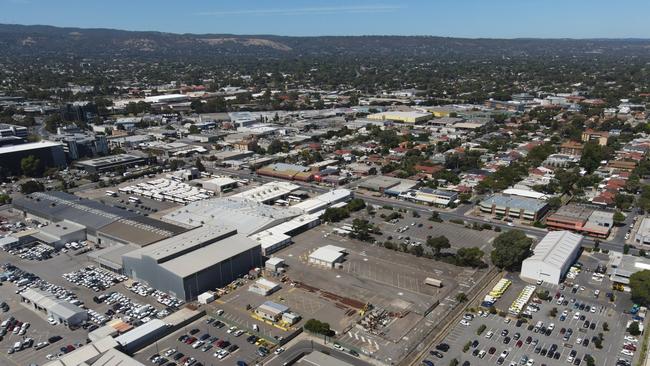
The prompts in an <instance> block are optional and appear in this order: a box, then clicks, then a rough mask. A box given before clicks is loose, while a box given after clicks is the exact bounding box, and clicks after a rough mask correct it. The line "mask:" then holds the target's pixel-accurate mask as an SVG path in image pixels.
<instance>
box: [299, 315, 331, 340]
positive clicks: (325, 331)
mask: <svg viewBox="0 0 650 366" xmlns="http://www.w3.org/2000/svg"><path fill="white" fill-rule="evenodd" d="M304 328H305V329H306V330H308V331H310V332H312V333H316V334H321V335H325V336H329V335H331V334H332V329H331V328H330V325H329V323H325V322H321V321H320V320H316V319H309V320H307V322H305V325H304Z"/></svg>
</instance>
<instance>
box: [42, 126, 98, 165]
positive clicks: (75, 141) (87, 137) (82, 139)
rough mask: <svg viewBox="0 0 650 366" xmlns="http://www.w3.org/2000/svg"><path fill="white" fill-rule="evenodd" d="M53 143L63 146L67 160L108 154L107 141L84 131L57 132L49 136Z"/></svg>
mask: <svg viewBox="0 0 650 366" xmlns="http://www.w3.org/2000/svg"><path fill="white" fill-rule="evenodd" d="M50 138H51V139H52V140H53V141H58V142H60V143H62V144H63V151H65V153H66V156H67V158H68V160H77V159H79V158H82V157H93V156H97V155H102V156H103V155H107V154H108V141H107V140H106V136H104V135H95V134H92V133H88V132H85V131H81V130H80V131H79V132H59V133H57V134H56V135H50Z"/></svg>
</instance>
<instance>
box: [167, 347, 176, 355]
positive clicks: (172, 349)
mask: <svg viewBox="0 0 650 366" xmlns="http://www.w3.org/2000/svg"><path fill="white" fill-rule="evenodd" d="M174 353H176V349H175V348H170V349H168V350H167V351H165V357H169V356H171V355H173V354H174Z"/></svg>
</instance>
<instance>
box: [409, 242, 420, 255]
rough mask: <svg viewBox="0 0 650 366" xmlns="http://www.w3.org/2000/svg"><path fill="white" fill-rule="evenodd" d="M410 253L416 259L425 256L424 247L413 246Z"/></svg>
mask: <svg viewBox="0 0 650 366" xmlns="http://www.w3.org/2000/svg"><path fill="white" fill-rule="evenodd" d="M409 252H410V253H411V254H413V255H414V256H416V257H421V256H422V255H423V254H424V249H422V245H411V248H410V249H409Z"/></svg>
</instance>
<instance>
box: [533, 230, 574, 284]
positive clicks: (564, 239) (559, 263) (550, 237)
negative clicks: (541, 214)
mask: <svg viewBox="0 0 650 366" xmlns="http://www.w3.org/2000/svg"><path fill="white" fill-rule="evenodd" d="M581 241H582V235H578V234H574V233H572V232H570V231H554V232H550V233H548V234H546V236H545V237H544V238H543V239H542V240H541V241H540V242H539V243H538V244H537V246H535V249H534V250H533V251H534V253H535V254H533V256H532V257H530V258H527V259H525V260H524V262H523V263H522V264H521V278H522V279H524V280H529V281H540V280H541V281H544V282H547V283H552V284H556V285H557V284H559V283H560V280H561V279H562V277H564V275H565V274H566V272H567V271H568V270H569V268H570V267H571V265H572V264H573V262H574V261H575V260H576V258H577V256H578V254H579V253H580V242H581Z"/></svg>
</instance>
